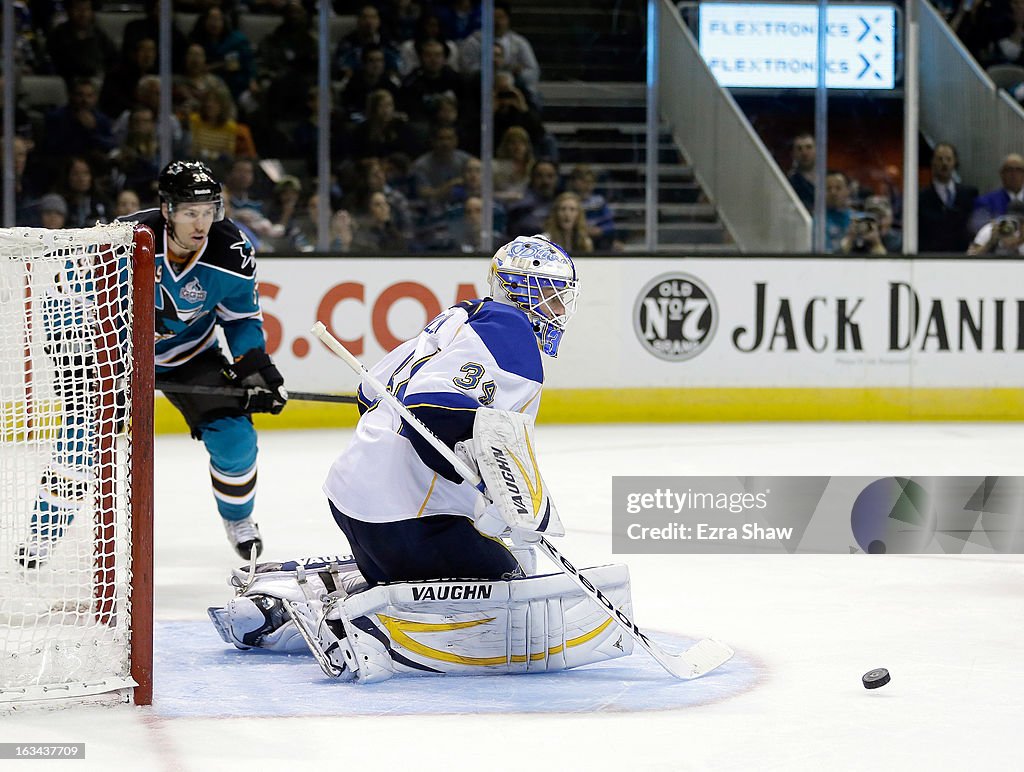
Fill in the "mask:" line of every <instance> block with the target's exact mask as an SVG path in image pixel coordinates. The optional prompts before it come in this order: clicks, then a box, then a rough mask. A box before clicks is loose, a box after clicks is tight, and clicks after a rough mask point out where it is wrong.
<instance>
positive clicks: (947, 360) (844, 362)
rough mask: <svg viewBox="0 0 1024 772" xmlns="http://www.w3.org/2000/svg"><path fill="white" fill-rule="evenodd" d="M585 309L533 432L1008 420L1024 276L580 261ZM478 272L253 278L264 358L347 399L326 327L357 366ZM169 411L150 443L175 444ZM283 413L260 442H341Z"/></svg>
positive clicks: (383, 266) (341, 418)
mask: <svg viewBox="0 0 1024 772" xmlns="http://www.w3.org/2000/svg"><path fill="white" fill-rule="evenodd" d="M577 265H578V269H579V274H580V277H581V281H582V290H581V295H580V310H579V313H578V314H577V315H576V317H575V318H574V319H573V320H572V323H571V326H570V328H569V330H568V332H567V333H566V336H565V338H564V340H563V344H562V348H561V352H560V354H559V357H558V359H557V360H554V361H551V360H548V361H547V362H546V363H545V368H546V379H547V387H546V390H545V394H544V403H543V406H542V408H541V420H547V421H557V422H611V421H688V420H692V421H722V420H742V421H749V420H956V419H969V420H985V419H993V420H1016V419H1019V418H1021V417H1024V397H1022V396H1021V391H1020V389H1019V386H1020V384H1021V383H1022V381H1024V366H1022V358H1021V352H1022V351H1024V290H1021V289H1018V288H1021V287H1024V266H1022V265H1021V264H1020V263H1019V262H1018V261H1012V260H976V259H932V260H923V259H922V260H918V259H863V258H850V257H844V258H813V257H792V258H779V257H765V258H759V257H729V258H685V257H664V258H643V257H621V258H620V257H608V258H580V259H578V260H577ZM487 266H488V261H487V260H486V259H483V258H438V257H427V256H424V257H418V258H381V257H375V258H360V257H343V258H298V257H287V258H286V257H268V256H263V257H261V259H260V263H259V279H260V292H261V296H262V302H263V308H264V314H265V328H266V331H267V339H268V347H269V350H270V352H271V353H272V355H273V356H274V359H275V361H276V362H277V363H278V366H279V367H280V369H281V371H282V372H283V373H284V375H285V378H286V381H287V385H288V386H289V387H291V388H292V389H301V390H306V391H324V392H343V393H345V392H347V393H351V392H352V391H353V390H354V388H355V380H354V377H353V376H352V375H351V373H350V372H349V371H348V369H347V368H346V367H345V366H344V365H342V364H341V363H340V362H338V361H337V360H336V359H335V358H334V356H333V355H332V354H331V353H330V352H329V351H327V349H326V348H324V347H323V346H322V344H320V343H319V341H316V340H315V339H313V337H312V336H311V335H310V334H309V328H310V327H311V326H312V324H313V323H314V322H315V321H318V320H319V321H322V322H324V324H326V325H327V326H328V328H329V329H331V331H332V332H333V333H334V334H335V335H336V336H337V337H338V338H340V339H341V340H342V341H343V342H345V343H346V345H348V346H349V347H350V349H351V350H352V351H353V352H354V353H356V354H357V355H358V356H359V357H360V358H362V359H363V361H364V362H366V363H367V364H371V363H373V362H375V361H376V360H377V359H378V358H379V357H381V356H382V355H383V354H384V353H385V352H386V351H388V350H390V349H391V348H393V347H394V346H395V345H397V344H398V342H400V341H401V340H403V339H405V338H407V337H411V336H413V335H415V334H416V333H417V332H418V331H419V330H420V328H422V326H423V325H424V324H425V323H426V322H427V321H429V320H430V319H431V318H433V316H434V315H435V314H437V313H438V312H440V311H441V310H443V309H444V308H446V307H448V306H449V305H451V304H453V303H455V302H458V301H460V300H465V299H469V298H473V297H480V296H483V295H485V294H486V293H487V286H486V273H487ZM166 408H167V406H166V405H160V406H158V418H157V426H158V429H161V430H167V429H174V428H183V424H177V423H176V422H175V420H174V417H173V416H172V415H171V414H170V411H168V410H167V409H166ZM354 419H355V412H354V410H353V409H352V408H351V407H346V406H333V407H328V406H325V405H316V404H310V403H305V404H302V405H298V404H297V403H293V404H291V405H289V407H288V409H287V410H286V411H285V412H284V413H283V414H282V415H281V416H278V417H275V418H272V419H270V421H269V422H266V423H265V425H267V426H270V425H274V426H279V427H285V426H288V427H299V426H315V425H319V426H322V425H325V424H331V425H339V424H340V425H347V424H351V423H352V422H354Z"/></svg>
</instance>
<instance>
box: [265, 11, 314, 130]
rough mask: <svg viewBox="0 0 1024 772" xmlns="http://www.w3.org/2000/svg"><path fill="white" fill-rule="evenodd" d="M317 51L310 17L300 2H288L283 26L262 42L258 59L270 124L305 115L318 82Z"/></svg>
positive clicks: (298, 118)
mask: <svg viewBox="0 0 1024 772" xmlns="http://www.w3.org/2000/svg"><path fill="white" fill-rule="evenodd" d="M317 50H318V42H317V38H316V36H315V34H314V32H313V29H312V26H311V25H310V21H309V14H308V13H307V12H306V9H305V8H304V7H303V5H302V3H300V2H298V0H289V2H288V3H287V5H285V6H284V10H283V15H282V20H281V23H280V24H279V25H278V26H277V27H275V28H274V29H273V30H272V31H271V33H270V34H269V35H267V37H266V38H264V39H263V42H262V43H261V44H260V47H259V51H258V52H257V56H256V60H257V62H258V65H259V78H260V81H261V88H264V87H265V89H266V95H265V97H264V106H265V109H266V110H267V113H268V118H267V119H268V120H269V121H271V122H274V121H281V120H301V118H302V117H303V116H304V114H305V109H306V98H307V95H308V93H309V87H310V86H312V85H313V84H314V83H315V82H316V66H317Z"/></svg>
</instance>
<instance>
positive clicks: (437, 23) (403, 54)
mask: <svg viewBox="0 0 1024 772" xmlns="http://www.w3.org/2000/svg"><path fill="white" fill-rule="evenodd" d="M427 40H436V41H438V42H439V43H440V44H441V45H442V46H444V51H445V62H444V63H445V64H447V65H448V66H449V67H450V68H451V69H452V70H454V71H455V72H458V71H459V49H458V47H457V46H456V45H455V44H454V43H452V42H451V41H449V40H445V37H444V33H443V32H442V31H441V20H440V18H439V17H438V16H437V14H436V13H425V14H423V15H422V16H420V19H419V22H417V24H416V32H415V34H414V35H413V36H412V37H411V38H409V39H408V40H405V42H403V43H402V44H401V45H400V46H399V47H398V74H399V75H401V76H402V77H403V78H404V77H406V76H408V75H409V74H410V73H412V72H413V71H415V70H416V68H417V67H419V66H420V65H421V64H422V62H421V61H420V55H419V49H420V46H421V45H422V44H423V43H424V42H425V41H427Z"/></svg>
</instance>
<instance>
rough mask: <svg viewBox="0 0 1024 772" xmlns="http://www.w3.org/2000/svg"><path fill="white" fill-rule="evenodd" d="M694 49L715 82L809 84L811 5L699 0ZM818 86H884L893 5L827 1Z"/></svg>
mask: <svg viewBox="0 0 1024 772" xmlns="http://www.w3.org/2000/svg"><path fill="white" fill-rule="evenodd" d="M699 8H700V53H701V56H703V57H704V61H706V62H707V64H708V67H710V68H711V72H712V73H714V75H715V78H716V79H717V80H718V83H719V84H720V85H722V86H734V87H745V88H814V87H815V85H816V83H817V77H818V69H817V68H818V6H817V5H816V4H807V3H792V4H790V3H785V4H783V3H701V4H700V6H699ZM825 34H826V36H827V42H826V61H825V70H826V75H825V84H826V85H827V86H828V87H829V88H837V89H891V88H893V87H894V86H895V83H896V9H895V8H894V7H893V6H891V5H829V7H828V8H827V10H826V29H825Z"/></svg>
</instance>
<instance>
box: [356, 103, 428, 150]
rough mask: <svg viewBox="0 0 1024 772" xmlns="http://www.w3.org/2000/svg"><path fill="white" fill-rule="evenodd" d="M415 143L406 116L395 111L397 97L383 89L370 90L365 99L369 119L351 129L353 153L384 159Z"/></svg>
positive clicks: (413, 145)
mask: <svg viewBox="0 0 1024 772" xmlns="http://www.w3.org/2000/svg"><path fill="white" fill-rule="evenodd" d="M415 146H416V140H415V134H414V133H413V131H412V129H410V128H409V124H408V123H407V122H406V120H405V116H404V115H399V114H397V113H396V112H395V98H394V97H393V96H391V94H390V92H388V91H386V90H384V89H378V90H377V91H372V92H370V95H369V96H368V97H367V98H366V119H365V120H364V121H363V122H362V123H360V124H358V125H357V126H356V127H355V128H354V129H353V130H352V137H351V147H352V154H353V156H354V157H355V158H366V157H368V156H374V157H377V158H383V157H385V156H388V155H390V154H391V153H396V152H407V151H408V149H409V148H410V147H415Z"/></svg>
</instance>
